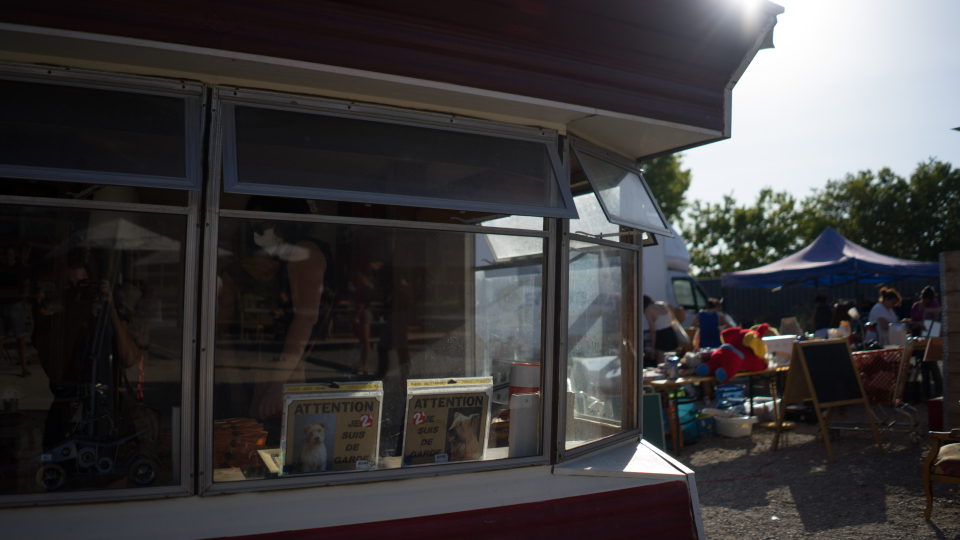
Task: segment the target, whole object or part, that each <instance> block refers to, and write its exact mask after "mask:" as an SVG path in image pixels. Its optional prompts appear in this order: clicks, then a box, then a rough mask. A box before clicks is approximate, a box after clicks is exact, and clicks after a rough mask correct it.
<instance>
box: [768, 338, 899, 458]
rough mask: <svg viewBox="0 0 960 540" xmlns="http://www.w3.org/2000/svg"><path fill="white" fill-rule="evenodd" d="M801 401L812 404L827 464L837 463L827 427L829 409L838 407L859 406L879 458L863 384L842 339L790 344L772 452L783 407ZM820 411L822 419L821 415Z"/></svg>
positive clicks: (875, 427) (785, 409)
mask: <svg viewBox="0 0 960 540" xmlns="http://www.w3.org/2000/svg"><path fill="white" fill-rule="evenodd" d="M802 401H813V408H814V410H815V411H816V414H817V421H819V422H820V433H821V436H822V437H823V442H824V444H826V445H827V453H828V454H829V455H830V461H831V462H833V463H836V462H837V460H836V458H834V455H833V447H832V446H831V445H830V437H829V435H828V433H827V424H828V423H829V422H830V411H831V410H832V409H833V407H839V406H842V405H854V404H857V403H863V406H864V408H865V409H866V410H867V418H868V419H870V426H871V427H872V429H873V437H874V439H876V441H877V448H879V449H880V454H883V443H882V442H881V441H880V432H879V430H877V424H876V422H875V421H874V419H873V412H872V411H871V410H870V403H869V401H867V394H866V392H864V390H863V381H861V380H860V374H859V372H858V371H857V366H856V364H854V362H853V355H851V354H850V343H849V342H848V341H847V340H846V339H831V340H820V341H805V342H797V343H794V345H793V354H792V355H791V360H790V370H789V371H787V387H786V389H785V390H784V392H783V398H782V399H781V401H780V418H779V419H778V423H777V433H776V435H775V436H774V438H773V449H774V450H776V449H777V447H778V446H779V444H780V433H781V432H782V431H783V419H784V418H785V417H786V411H787V405H790V404H793V403H799V402H802ZM824 411H825V412H826V415H824V414H823V412H824Z"/></svg>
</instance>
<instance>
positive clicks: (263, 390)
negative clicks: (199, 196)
mask: <svg viewBox="0 0 960 540" xmlns="http://www.w3.org/2000/svg"><path fill="white" fill-rule="evenodd" d="M251 208H253V209H257V208H259V209H263V206H258V203H257V202H256V201H254V202H252V203H251ZM485 236H486V237H489V236H494V235H480V234H475V233H460V232H438V231H424V230H409V229H394V228H387V227H374V226H360V225H342V224H327V223H309V222H295V221H279V220H272V219H271V220H262V219H256V218H251V219H239V218H222V219H221V220H220V239H219V246H218V259H219V261H218V265H217V275H218V279H217V287H218V309H217V339H216V349H215V368H214V379H215V380H214V396H213V405H214V407H213V415H214V418H213V420H214V423H215V426H228V425H229V426H241V427H243V429H237V430H233V431H235V432H236V433H234V432H233V431H229V430H227V431H225V430H219V429H215V431H214V435H213V437H214V440H213V441H212V442H213V453H214V455H213V463H214V468H215V476H214V481H215V482H228V481H238V480H249V479H262V478H276V477H278V476H282V475H284V474H308V473H309V474H313V473H330V472H343V471H346V470H356V469H353V468H350V467H346V468H344V467H343V466H342V465H343V459H344V458H345V457H349V454H348V453H347V452H349V451H351V450H350V448H348V447H346V446H342V445H338V444H336V443H335V440H337V439H336V438H337V437H342V436H343V433H342V431H338V430H340V429H341V428H340V427H338V426H339V424H337V422H338V420H336V419H335V418H333V417H322V418H321V416H317V417H316V418H314V419H313V420H311V424H309V425H316V424H319V423H321V422H322V423H323V424H324V430H323V431H324V436H323V437H327V438H329V440H327V439H323V443H322V444H323V445H324V452H323V454H324V456H325V457H324V460H325V461H324V463H326V464H327V466H326V467H308V466H306V461H304V459H306V458H303V457H302V455H303V452H304V451H303V450H302V449H303V448H304V447H305V446H307V444H308V442H309V441H301V440H299V439H298V437H299V436H300V435H299V432H298V431H296V430H295V431H293V432H290V433H292V435H291V434H290V433H288V434H287V436H288V437H289V436H292V437H293V438H292V440H291V439H288V440H287V442H286V444H288V445H292V446H290V447H289V448H292V449H293V450H292V453H291V454H290V456H291V459H287V458H286V457H285V459H284V463H283V467H286V468H278V469H276V470H271V467H270V464H269V463H268V462H267V461H265V460H264V455H268V456H269V455H271V453H273V454H276V453H277V452H278V451H279V447H280V444H281V438H282V429H281V427H282V420H283V416H284V414H285V413H284V410H285V409H284V408H283V407H282V399H283V392H284V384H293V383H303V385H307V386H308V385H315V384H328V383H337V384H338V385H344V384H346V383H357V382H370V381H379V382H381V383H382V388H383V401H382V404H383V408H382V416H381V417H379V418H377V419H376V422H378V423H379V428H380V436H379V441H378V442H379V448H378V450H377V454H376V455H373V456H369V458H370V459H369V460H365V461H369V462H370V466H371V468H374V469H385V468H397V467H403V466H408V465H410V464H414V465H415V464H417V463H416V462H411V463H408V462H407V461H406V460H405V457H406V456H407V455H409V454H410V452H409V451H405V450H409V449H405V448H404V434H405V430H406V431H407V432H408V433H409V430H410V429H414V430H416V429H417V428H416V426H413V427H411V425H410V422H409V421H408V420H410V419H409V418H406V417H405V415H406V412H407V401H406V397H407V383H408V381H411V380H421V379H435V378H446V379H451V378H469V377H473V378H477V377H490V378H491V379H492V383H493V388H492V392H491V398H492V399H491V403H492V405H491V407H490V410H489V415H487V416H486V418H487V420H486V422H485V423H484V425H479V426H474V427H475V428H476V430H477V431H476V432H474V434H473V435H469V434H468V435H467V439H471V438H472V440H471V441H470V444H469V445H468V446H474V445H479V446H475V447H476V448H480V449H482V450H483V452H482V456H483V457H482V459H484V460H492V459H500V458H506V457H508V455H509V451H510V444H511V441H510V439H509V437H508V431H509V430H508V426H509V424H507V423H506V411H507V410H508V408H509V398H510V387H511V373H513V372H516V369H517V368H516V367H514V366H515V365H523V369H524V370H526V371H528V373H527V375H529V370H530V369H531V366H534V367H533V368H532V369H533V380H534V381H535V383H534V384H532V385H524V389H525V391H526V392H528V393H531V392H532V393H536V392H537V391H538V390H539V381H540V369H539V368H540V366H539V364H540V359H541V354H542V353H541V343H542V332H543V307H542V306H543V302H542V288H543V250H544V243H545V240H544V239H543V238H528V237H512V236H508V237H505V238H507V239H517V238H519V239H522V240H525V241H526V240H532V241H533V242H535V243H538V244H539V249H538V250H537V252H536V253H527V254H526V255H524V257H523V259H522V262H516V261H513V262H508V261H501V260H497V258H496V257H495V256H493V255H492V254H491V253H490V247H489V246H490V243H488V242H487V241H486V240H485V238H484V237H485ZM497 236H502V235H497ZM496 243H497V242H494V244H496ZM527 244H529V242H528V243H525V246H526V248H525V249H526V250H527V251H529V249H528V248H529V245H527ZM531 386H533V387H535V388H533V389H532V390H531V389H530V387H531ZM298 414H299V413H290V414H287V418H288V422H293V423H294V424H293V425H295V426H298V425H299V424H296V422H298V421H301V420H302V419H298V418H299V417H298V416H297V415H298ZM324 414H326V413H324ZM522 414H525V415H526V416H530V415H531V414H532V418H534V421H533V423H532V424H531V425H532V427H531V428H530V429H528V430H527V431H523V432H521V434H522V438H523V440H522V441H519V442H526V443H530V442H531V441H532V450H529V449H530V446H525V448H527V449H528V450H527V451H528V452H529V453H527V454H525V455H538V454H540V452H541V451H542V450H541V449H540V447H539V441H540V440H541V439H540V429H539V427H538V423H537V420H538V419H539V418H540V414H541V409H540V407H539V405H537V406H536V407H535V408H534V409H533V410H528V411H522ZM463 416H464V417H466V418H469V417H470V416H471V415H469V414H466V413H464V414H463ZM291 418H293V420H291ZM314 420H315V421H314ZM443 422H444V425H443V429H442V430H441V431H439V432H438V438H440V440H441V441H444V440H445V441H447V442H446V443H443V444H447V445H448V446H451V445H453V446H455V445H456V444H458V443H457V442H456V441H458V440H459V438H462V437H463V434H462V433H453V430H454V428H455V427H456V426H455V425H454V423H451V422H450V421H448V420H443ZM301 423H302V422H301ZM304 427H305V428H306V427H307V426H306V425H305V426H304ZM301 431H302V430H301ZM408 436H409V435H408ZM317 438H318V440H317V441H315V442H314V443H313V444H314V447H316V446H319V445H321V443H320V440H319V439H320V438H321V437H320V436H317ZM297 445H300V446H297ZM451 452H452V451H451ZM465 455H467V454H465ZM471 455H472V456H476V455H478V454H471ZM471 455H467V456H468V457H470V456H471ZM514 455H524V454H514ZM311 459H312V458H311ZM473 459H477V458H476V457H473ZM450 460H451V461H455V460H457V459H456V456H455V452H454V453H451V454H450ZM461 460H463V459H461Z"/></svg>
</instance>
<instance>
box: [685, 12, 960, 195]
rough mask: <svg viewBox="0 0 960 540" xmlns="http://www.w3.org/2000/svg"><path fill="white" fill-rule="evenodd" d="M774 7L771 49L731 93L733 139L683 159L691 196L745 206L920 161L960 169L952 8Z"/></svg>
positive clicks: (958, 39) (958, 18)
mask: <svg viewBox="0 0 960 540" xmlns="http://www.w3.org/2000/svg"><path fill="white" fill-rule="evenodd" d="M730 1H747V0H730ZM776 3H778V4H780V5H782V6H783V7H784V8H785V9H786V12H785V13H783V14H782V15H780V16H779V18H778V21H779V22H778V23H777V26H776V29H775V30H774V44H775V45H776V48H775V49H766V50H762V51H760V52H759V53H758V54H757V56H756V58H755V59H754V60H753V62H752V63H751V64H750V67H749V68H747V72H746V74H745V75H744V77H743V78H742V79H741V80H740V82H739V83H737V86H736V87H735V88H734V90H733V128H732V135H733V137H732V138H731V139H729V140H726V141H722V142H717V143H713V144H710V145H707V146H704V147H700V148H695V149H692V150H688V151H686V152H684V153H683V165H684V167H686V168H689V169H690V170H691V171H692V172H693V181H692V183H691V187H690V190H689V191H688V192H687V198H688V200H690V199H701V200H704V201H709V202H719V201H721V200H722V197H723V195H725V194H729V193H731V192H732V193H733V195H734V198H736V200H737V202H738V203H739V204H746V203H753V202H754V201H755V200H756V196H757V193H758V192H759V191H760V189H762V188H763V187H765V186H770V187H772V188H773V189H775V190H777V191H789V192H790V193H792V194H793V195H794V196H796V197H797V198H798V199H800V198H803V197H805V196H807V195H808V194H809V193H810V189H811V188H815V187H822V186H823V185H824V184H825V183H826V182H827V180H829V179H839V178H842V177H843V176H844V175H845V174H846V173H848V172H851V173H854V172H856V171H859V170H864V169H871V170H874V171H876V170H879V169H880V168H882V167H890V168H891V169H892V170H893V171H894V172H895V173H896V174H899V175H901V176H904V177H908V176H909V175H910V173H911V172H912V171H913V170H914V168H916V165H917V163H918V162H920V161H924V160H926V159H927V158H929V157H936V158H938V159H940V160H942V161H949V162H950V163H952V164H953V166H954V167H960V132H958V131H952V130H951V128H955V127H960V1H958V0H917V1H907V0H902V1H896V0H870V1H866V0H832V1H825V0H797V1H791V0H781V1H778V2H776Z"/></svg>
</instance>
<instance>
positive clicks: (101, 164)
mask: <svg viewBox="0 0 960 540" xmlns="http://www.w3.org/2000/svg"><path fill="white" fill-rule="evenodd" d="M201 92H202V89H201V87H200V86H199V85H196V84H190V85H187V84H185V83H184V84H181V83H179V82H177V83H175V84H174V83H165V84H164V83H153V84H151V85H149V86H147V85H145V84H144V83H143V81H139V80H129V79H120V78H118V77H106V76H105V77H100V78H93V77H86V76H81V75H77V74H74V73H72V72H68V71H66V70H63V69H29V68H18V69H16V70H15V71H12V72H5V71H3V70H0V95H2V96H3V99H2V100H0V174H3V175H5V176H9V177H15V178H29V179H37V180H66V181H75V182H88V183H98V184H120V185H134V186H152V187H161V188H179V189H199V188H200V177H201V161H200V146H201V145H200V140H199V139H200V121H201V120H200V116H201V112H200V94H201Z"/></svg>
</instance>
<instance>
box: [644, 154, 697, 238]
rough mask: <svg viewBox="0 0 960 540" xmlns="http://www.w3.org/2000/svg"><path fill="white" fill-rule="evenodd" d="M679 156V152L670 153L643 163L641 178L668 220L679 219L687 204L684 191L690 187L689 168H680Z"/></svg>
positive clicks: (674, 220)
mask: <svg viewBox="0 0 960 540" xmlns="http://www.w3.org/2000/svg"><path fill="white" fill-rule="evenodd" d="M680 158H681V155H680V154H672V155H669V156H661V157H658V158H654V159H651V160H650V161H647V162H646V163H644V164H643V179H644V180H646V181H647V185H648V186H650V191H651V192H652V193H653V198H654V200H656V201H657V203H659V204H660V209H661V210H663V215H664V216H666V218H667V221H670V222H676V221H678V220H679V219H680V214H681V213H682V212H683V210H684V208H685V207H686V206H687V201H686V193H687V189H688V188H689V187H690V180H691V175H690V169H686V170H684V169H682V168H681V167H682V163H681V162H680Z"/></svg>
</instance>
